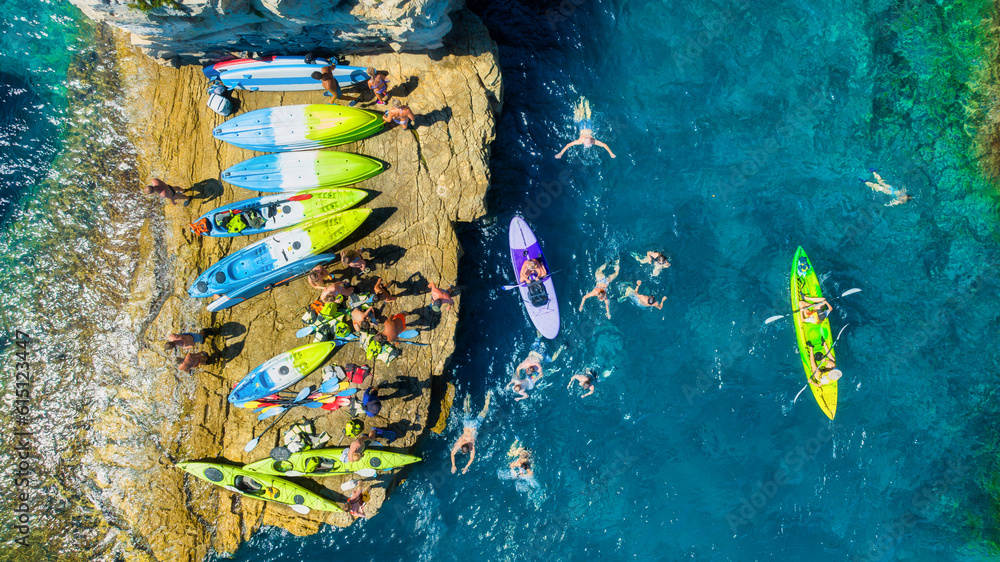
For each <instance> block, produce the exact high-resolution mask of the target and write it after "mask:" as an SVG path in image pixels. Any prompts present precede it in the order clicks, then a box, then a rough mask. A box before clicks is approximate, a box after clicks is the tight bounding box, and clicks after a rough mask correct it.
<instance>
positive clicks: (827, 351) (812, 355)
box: [806, 340, 843, 386]
mask: <svg viewBox="0 0 1000 562" xmlns="http://www.w3.org/2000/svg"><path fill="white" fill-rule="evenodd" d="M806 347H808V348H809V372H810V373H812V374H811V375H809V384H811V385H813V386H826V385H828V384H831V383H835V382H837V381H838V380H840V377H841V376H843V373H842V372H841V371H840V369H838V368H837V363H836V361H835V360H834V358H833V354H832V352H833V346H832V345H831V344H830V342H827V341H826V340H823V348H822V351H815V352H814V351H813V343H812V342H811V341H807V342H806Z"/></svg>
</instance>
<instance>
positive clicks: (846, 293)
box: [764, 288, 861, 324]
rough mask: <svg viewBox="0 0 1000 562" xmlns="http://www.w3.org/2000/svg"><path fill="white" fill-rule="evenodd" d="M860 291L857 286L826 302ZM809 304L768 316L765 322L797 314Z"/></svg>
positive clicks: (768, 322)
mask: <svg viewBox="0 0 1000 562" xmlns="http://www.w3.org/2000/svg"><path fill="white" fill-rule="evenodd" d="M860 292H861V289H857V288H855V289H848V290H846V291H844V294H842V295H840V296H839V297H836V298H832V299H828V300H827V301H826V302H831V301H835V300H838V299H842V298H844V297H846V296H848V295H853V294H854V293H860ZM809 306H815V303H814V304H811V305H809ZM809 306H803V307H800V308H796V309H795V310H793V311H791V312H789V313H788V314H779V315H777V316H772V317H770V318H768V319H767V320H764V324H770V323H771V322H774V321H776V320H781V319H782V318H784V317H785V316H790V315H792V314H795V313H796V312H799V311H801V310H803V309H805V308H809Z"/></svg>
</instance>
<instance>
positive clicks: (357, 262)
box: [340, 248, 371, 277]
mask: <svg viewBox="0 0 1000 562" xmlns="http://www.w3.org/2000/svg"><path fill="white" fill-rule="evenodd" d="M361 252H368V249H367V248H358V249H357V250H346V251H344V252H343V253H341V254H340V263H341V265H343V266H344V267H346V268H347V270H348V273H350V274H351V276H352V277H353V272H352V271H351V270H353V269H357V270H358V275H362V274H365V273H368V272H369V271H371V268H370V267H368V262H367V261H365V258H364V257H362V256H361ZM369 255H371V253H370V252H369Z"/></svg>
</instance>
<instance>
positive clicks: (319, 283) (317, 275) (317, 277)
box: [306, 265, 333, 289]
mask: <svg viewBox="0 0 1000 562" xmlns="http://www.w3.org/2000/svg"><path fill="white" fill-rule="evenodd" d="M332 281H333V275H330V272H329V271H327V270H326V268H325V267H323V266H322V265H317V266H316V267H314V268H312V270H310V271H309V277H306V282H307V283H309V286H310V287H312V288H313V289H325V288H326V286H327V285H329V284H330V283H331V282H332Z"/></svg>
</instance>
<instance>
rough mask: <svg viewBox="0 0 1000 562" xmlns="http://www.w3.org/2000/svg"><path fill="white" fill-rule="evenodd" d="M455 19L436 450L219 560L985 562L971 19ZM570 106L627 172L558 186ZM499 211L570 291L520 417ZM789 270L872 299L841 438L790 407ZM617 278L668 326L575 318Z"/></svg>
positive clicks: (984, 375) (688, 14) (738, 6)
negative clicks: (603, 277)
mask: <svg viewBox="0 0 1000 562" xmlns="http://www.w3.org/2000/svg"><path fill="white" fill-rule="evenodd" d="M474 9H475V10H476V11H477V12H478V13H480V14H481V16H482V17H483V18H484V20H485V21H486V23H487V25H488V27H489V29H490V32H491V35H492V36H493V37H494V39H495V40H496V41H497V42H498V43H499V44H500V55H501V64H502V66H503V70H504V81H505V88H506V96H505V106H504V113H503V115H502V117H501V121H500V127H499V131H498V140H497V142H496V143H495V144H494V149H493V154H494V156H493V165H492V170H493V189H492V191H491V195H490V201H489V210H490V216H489V217H488V218H486V219H484V220H483V221H481V222H480V223H476V224H472V225H467V226H466V227H464V228H463V231H462V242H463V245H464V247H465V250H466V252H467V254H466V256H465V257H464V258H463V261H462V267H461V270H460V283H461V284H463V285H464V286H465V287H466V289H465V293H464V300H463V308H464V310H463V314H462V317H461V324H460V334H459V337H458V351H457V353H456V356H455V360H454V362H453V364H452V369H451V373H450V376H451V378H452V380H453V381H454V382H455V383H456V384H457V385H458V389H459V390H458V396H457V398H456V400H455V407H454V409H453V411H452V414H453V415H452V419H451V422H450V426H449V429H448V431H446V433H445V435H443V436H436V435H432V436H431V437H430V438H429V439H427V440H426V441H425V442H424V444H423V446H422V450H421V451H420V454H421V455H422V456H423V457H424V459H425V462H424V463H422V464H420V465H418V466H416V467H415V468H414V469H413V470H412V471H411V472H409V473H408V475H407V478H406V482H405V483H404V484H403V485H402V486H401V487H400V489H398V490H397V491H396V492H395V493H394V494H393V496H392V497H391V498H390V499H389V501H388V502H387V504H386V505H385V506H384V508H383V511H382V512H381V513H380V514H379V516H378V517H376V518H374V519H373V520H371V521H366V522H362V523H359V524H356V525H354V526H353V527H352V528H350V529H348V530H346V531H344V530H337V529H327V530H324V531H322V532H320V533H319V534H318V535H316V536H313V537H307V538H294V537H291V536H289V535H287V534H285V533H284V532H281V531H277V530H273V529H272V530H265V531H262V532H261V533H260V534H258V535H257V536H256V537H254V538H253V539H251V541H250V542H249V543H248V544H247V545H245V546H244V547H243V548H242V549H241V550H240V551H239V552H238V553H237V555H236V559H237V560H268V561H278V560H282V561H284V560H289V561H291V560H302V559H306V558H307V557H311V556H332V555H337V556H345V557H347V558H349V559H352V560H384V559H421V560H501V559H502V560H522V559H530V560H587V559H607V560H625V559H635V560H654V559H664V560H677V559H682V558H684V559H717V560H812V559H829V560H845V559H871V560H896V559H915V560H977V559H991V558H992V556H991V555H989V554H987V550H986V547H985V546H984V543H983V542H980V541H978V540H977V539H978V538H979V537H980V535H981V527H982V524H983V523H982V519H981V518H982V517H990V514H991V513H992V510H993V508H992V507H991V505H992V504H991V503H990V500H989V499H988V498H987V495H986V493H985V492H984V490H983V489H982V487H981V486H980V482H981V479H982V477H983V476H984V475H985V474H986V471H987V470H988V469H987V465H988V464H989V463H988V459H987V458H986V457H985V456H984V455H982V453H983V451H984V450H989V448H990V447H991V444H990V443H989V437H988V436H987V435H984V434H983V433H982V429H981V428H982V427H983V426H984V425H986V424H987V423H988V421H989V420H991V419H995V415H996V410H997V409H996V406H995V405H994V401H993V399H992V397H993V395H994V394H993V391H992V390H991V385H992V382H993V381H995V377H996V372H997V366H998V362H997V359H996V357H995V354H994V353H993V352H992V350H995V349H997V330H996V320H997V314H998V310H1000V309H998V308H997V306H996V304H997V303H996V296H995V295H996V287H997V282H996V279H995V272H996V260H997V250H998V247H997V237H996V227H995V221H996V216H997V214H996V209H997V207H996V199H995V198H994V197H993V196H992V195H991V193H992V188H990V187H988V186H987V185H986V184H985V183H984V182H983V181H982V180H981V179H980V178H979V176H978V173H977V172H976V169H975V165H974V163H972V162H971V158H970V157H969V156H968V155H969V154H970V153H971V148H970V143H969V139H968V137H967V136H966V135H965V134H964V133H963V131H962V125H961V123H962V120H963V115H964V113H963V111H962V106H963V104H964V103H966V102H967V101H968V99H969V98H970V93H969V92H968V91H967V90H966V89H965V88H964V87H962V84H963V83H964V82H965V81H966V80H967V79H968V78H969V76H970V74H971V73H972V71H973V68H974V66H975V64H974V63H970V62H968V59H966V58H964V57H965V56H966V54H967V53H968V52H969V51H966V50H964V49H972V50H974V48H975V41H974V40H973V38H972V37H973V34H972V33H971V32H970V30H971V29H974V27H975V24H976V22H978V19H979V18H980V17H982V16H983V15H984V13H985V12H982V11H981V10H982V6H981V5H979V6H973V5H957V6H952V7H948V8H944V9H942V8H940V7H939V6H937V5H936V4H933V3H931V4H928V5H923V4H912V3H910V4H899V3H891V2H882V3H877V2H876V3H862V2H832V3H826V4H822V5H819V4H815V3H807V2H793V3H784V2H763V3H752V4H750V3H745V4H744V3H739V2H733V1H729V2H695V3H658V2H621V1H619V2H602V3H600V4H594V3H590V2H585V3H581V4H580V5H577V4H575V3H573V2H572V1H566V2H563V3H561V4H549V5H541V6H539V5H537V4H535V3H529V2H524V3H517V2H515V3H513V4H509V3H503V5H495V6H494V5H491V4H490V3H487V2H480V3H476V4H475V5H474ZM963 60H965V61H966V62H965V63H964V64H963V63H962V61H963ZM949 85H950V88H951V89H948V87H949ZM581 96H585V97H586V98H588V99H589V101H590V103H591V106H592V108H593V118H594V122H595V128H596V135H597V137H598V138H599V139H601V140H604V141H605V142H607V143H608V144H609V145H610V146H611V148H612V149H613V150H614V151H615V152H616V154H617V155H618V158H616V159H613V160H612V159H610V158H609V157H608V155H607V154H605V153H603V151H602V150H601V149H599V148H594V149H590V150H584V149H582V148H574V149H571V152H570V153H569V154H568V155H567V157H565V158H564V159H563V160H562V161H559V160H555V159H554V158H553V155H554V154H555V152H556V151H558V150H559V148H560V147H561V146H562V145H563V144H564V143H566V142H568V141H570V140H572V139H573V138H574V137H575V132H574V126H573V122H572V113H573V109H572V108H573V105H574V103H575V102H576V101H577V100H578V99H579V98H580V97H581ZM869 168H877V169H878V170H879V171H880V173H881V174H882V175H883V176H884V177H885V178H886V180H887V181H889V182H890V183H892V184H894V185H896V186H897V187H905V188H906V189H907V190H908V192H909V193H911V194H913V195H914V196H915V197H916V199H915V201H913V202H910V203H908V204H906V205H902V206H894V207H886V206H884V204H885V203H888V198H887V196H885V195H882V194H876V193H873V192H872V191H871V190H870V189H868V188H867V187H866V186H864V185H862V184H861V182H859V179H863V178H871V177H872V176H871V175H870V173H869V171H868V170H869ZM514 213H522V214H524V215H525V216H526V217H527V218H528V219H529V222H530V223H531V224H532V225H533V226H534V227H535V231H536V233H537V234H538V236H539V237H540V238H541V240H542V241H543V245H544V248H545V250H546V252H547V255H548V258H549V261H550V263H551V266H552V268H553V269H559V270H562V271H561V273H559V274H557V276H556V287H557V291H558V292H559V298H560V304H561V306H562V308H563V311H564V315H563V331H562V333H561V335H560V337H559V338H558V340H557V341H556V342H554V343H553V344H551V346H550V348H549V349H550V351H552V350H553V349H554V348H555V347H558V346H559V345H564V346H566V350H565V351H564V352H563V353H562V354H561V355H560V356H559V358H558V359H557V361H556V362H555V363H554V364H553V365H552V366H553V367H555V368H558V369H559V370H558V371H556V372H553V373H551V374H550V375H549V376H548V377H547V380H546V382H545V383H544V384H543V385H542V388H540V389H537V390H535V391H534V393H533V395H532V398H531V399H530V400H528V401H525V402H520V403H515V402H514V401H513V399H512V396H511V395H510V394H503V393H500V392H499V389H500V387H502V386H503V384H504V383H505V382H506V381H507V380H508V378H509V373H510V372H511V371H512V370H513V368H514V366H515V365H516V364H517V362H518V361H519V360H520V358H521V357H523V356H524V354H525V353H526V352H527V349H528V346H529V345H530V343H531V341H532V340H533V338H534V335H533V331H532V330H531V329H530V328H529V326H528V324H527V319H526V317H525V315H524V313H523V311H522V309H521V307H520V306H519V304H518V302H517V301H516V298H515V297H514V296H513V295H511V294H507V293H505V292H503V291H500V290H498V289H497V286H498V285H501V284H503V283H505V282H507V281H506V280H507V279H509V277H510V275H511V274H510V272H509V271H508V268H509V265H508V263H509V262H508V258H507V245H506V240H507V235H506V229H507V224H508V222H509V219H510V217H511V216H512V215H513V214H514ZM798 245H802V246H803V247H804V248H805V249H806V250H807V252H809V254H810V256H811V258H812V262H813V264H814V266H815V267H816V268H817V269H818V270H819V271H820V272H821V280H822V283H823V287H824V290H825V292H826V294H827V295H828V296H835V295H839V294H841V293H843V292H844V291H846V290H847V289H850V288H854V287H857V288H861V289H862V290H863V292H862V293H860V294H856V295H853V296H851V297H847V298H845V299H843V300H841V301H838V302H837V303H836V304H837V311H836V314H835V315H834V317H833V320H832V322H833V329H834V330H837V331H839V330H840V328H841V327H843V326H844V325H845V324H846V325H847V328H846V330H845V332H844V335H843V337H842V339H841V340H840V341H839V342H838V346H837V348H838V354H837V357H838V364H839V366H840V367H841V368H842V369H843V370H844V373H845V378H844V379H842V381H841V382H840V406H839V409H838V415H837V418H836V421H835V422H832V423H831V422H829V421H828V420H827V419H826V418H825V417H824V416H823V414H822V413H821V412H820V410H819V409H818V407H817V406H816V404H815V402H814V401H813V399H812V397H811V396H810V394H809V392H805V393H803V395H802V396H801V397H800V398H799V399H798V401H797V402H795V403H794V404H793V399H794V398H795V396H796V393H797V392H798V391H799V390H800V389H801V388H802V387H803V385H804V374H803V373H802V371H801V366H800V364H799V361H798V355H797V351H796V348H795V339H794V333H793V329H792V326H791V324H790V323H789V322H787V321H780V322H778V323H775V324H772V325H769V326H767V327H764V326H763V321H764V319H765V318H767V317H769V316H772V315H774V314H780V313H782V312H785V311H786V310H787V309H788V308H789V304H788V299H789V297H788V275H789V270H790V266H791V264H790V261H791V257H792V255H793V253H794V251H795V248H796V247H797V246H798ZM647 249H657V250H662V251H664V252H665V253H666V254H667V255H668V256H670V258H671V261H672V263H673V267H671V268H670V269H668V270H666V271H665V272H663V273H662V274H661V275H660V276H659V277H658V278H652V277H650V275H649V270H648V269H642V268H641V267H640V266H639V264H638V263H637V262H636V261H635V260H634V259H633V258H632V257H631V255H630V254H631V253H632V252H645V251H646V250H647ZM614 259H620V264H621V274H620V276H619V279H618V280H617V281H616V282H615V285H613V286H612V292H613V293H617V292H618V291H619V290H620V289H622V288H624V287H626V286H629V285H634V282H635V280H642V281H643V288H647V287H648V289H649V291H651V292H652V294H654V295H657V296H660V295H666V296H668V297H669V298H668V300H667V302H666V305H665V306H664V308H663V310H662V311H656V310H654V311H649V310H639V309H637V308H636V307H635V306H634V305H632V304H631V303H630V302H629V301H625V302H621V303H620V302H617V300H615V302H613V303H612V319H611V320H610V321H608V320H606V319H604V318H603V316H601V315H600V311H599V309H598V305H597V304H596V303H594V302H593V301H588V303H587V307H586V308H585V310H584V312H583V313H580V312H578V311H577V310H576V307H577V305H578V304H579V300H580V298H581V297H582V295H583V294H584V293H585V292H586V291H588V290H589V289H590V288H591V287H592V286H593V271H594V270H595V269H596V268H597V267H598V266H599V265H600V264H602V263H604V262H606V261H609V260H614ZM647 294H648V292H647ZM588 366H589V367H593V368H595V369H596V370H598V371H599V372H603V371H606V370H611V371H612V372H611V374H610V375H609V376H607V377H606V378H605V379H604V380H602V382H601V383H600V385H599V388H598V390H597V392H596V394H595V395H594V396H591V397H588V398H586V399H581V398H579V397H578V394H579V393H578V392H568V391H567V390H566V389H565V386H566V382H567V379H568V377H569V376H570V375H571V374H572V373H574V372H578V371H580V370H582V369H584V368H586V367H588ZM488 390H492V391H493V392H494V393H495V399H494V403H493V408H492V415H491V417H490V418H489V419H488V423H487V427H486V428H485V429H484V430H483V431H481V437H480V444H479V456H478V457H477V460H476V463H475V464H474V465H473V468H472V470H471V471H470V473H469V474H468V475H466V476H461V477H459V476H453V475H451V474H450V473H449V472H448V470H447V468H448V465H447V463H448V460H447V457H448V451H449V447H450V443H451V442H452V441H453V440H454V439H455V438H456V437H457V436H458V434H459V433H460V432H461V426H460V423H459V418H460V411H459V409H460V405H461V403H462V400H463V399H464V397H465V396H466V395H471V398H472V408H473V410H474V411H475V410H478V408H479V407H480V405H481V404H482V400H483V397H484V394H485V392H487V391H488ZM515 438H519V439H520V440H521V442H522V443H524V444H525V445H527V446H528V447H530V448H531V449H533V451H534V452H535V454H536V457H537V461H536V463H537V465H536V469H535V470H536V473H537V475H538V481H539V483H540V487H539V489H538V490H535V491H531V492H528V493H522V492H519V491H518V490H516V489H515V487H514V486H513V485H512V482H510V481H507V480H503V479H501V478H498V471H501V470H502V469H503V467H504V466H505V465H506V463H507V461H508V460H509V459H507V457H506V456H505V453H506V451H507V450H508V447H509V446H510V444H511V443H512V442H513V440H514V439H515ZM977 521H978V522H979V523H977ZM977 524H978V525H980V528H978V529H977V527H976V526H977ZM987 526H988V525H987ZM986 534H987V535H988V534H989V533H988V532H987V533H986Z"/></svg>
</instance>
